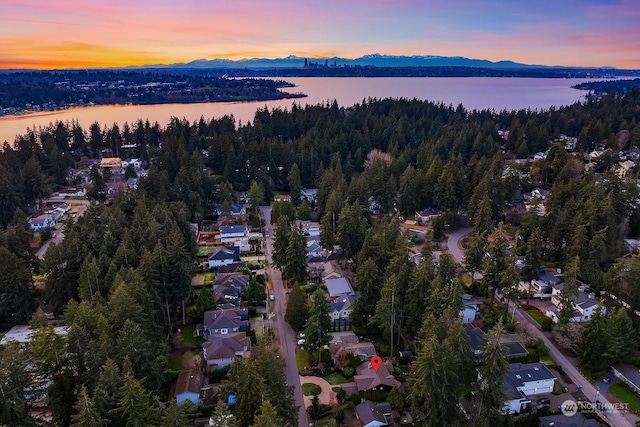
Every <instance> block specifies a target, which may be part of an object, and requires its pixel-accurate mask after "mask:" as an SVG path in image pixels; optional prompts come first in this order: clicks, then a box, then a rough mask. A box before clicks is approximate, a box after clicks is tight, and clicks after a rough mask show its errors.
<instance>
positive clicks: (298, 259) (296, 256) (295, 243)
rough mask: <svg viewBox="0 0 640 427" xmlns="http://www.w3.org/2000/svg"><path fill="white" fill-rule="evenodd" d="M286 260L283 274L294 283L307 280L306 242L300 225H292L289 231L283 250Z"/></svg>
mask: <svg viewBox="0 0 640 427" xmlns="http://www.w3.org/2000/svg"><path fill="white" fill-rule="evenodd" d="M285 254H286V261H285V264H284V268H283V271H282V273H283V276H285V277H286V278H287V279H290V280H293V281H295V282H296V283H300V284H306V281H307V242H306V238H305V236H304V230H303V229H302V226H299V227H293V228H292V229H291V232H290V233H289V244H288V245H287V249H286V251H285Z"/></svg>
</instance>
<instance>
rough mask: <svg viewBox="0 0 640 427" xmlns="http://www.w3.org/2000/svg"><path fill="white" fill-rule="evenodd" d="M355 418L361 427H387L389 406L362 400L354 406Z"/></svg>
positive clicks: (389, 416)
mask: <svg viewBox="0 0 640 427" xmlns="http://www.w3.org/2000/svg"><path fill="white" fill-rule="evenodd" d="M355 409H356V417H357V418H358V419H359V420H360V422H361V423H362V425H363V427H380V426H388V425H389V420H390V418H391V405H390V404H389V403H387V402H382V403H374V402H371V401H369V400H363V401H362V402H361V403H360V404H359V405H356V408H355Z"/></svg>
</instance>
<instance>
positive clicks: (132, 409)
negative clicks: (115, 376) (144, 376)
mask: <svg viewBox="0 0 640 427" xmlns="http://www.w3.org/2000/svg"><path fill="white" fill-rule="evenodd" d="M118 396H119V399H118V405H117V407H116V409H113V410H112V412H113V413H114V414H118V415H120V417H121V418H122V420H123V421H124V423H125V425H126V426H127V427H146V426H148V425H157V424H159V421H160V420H159V417H158V413H157V411H156V408H154V407H153V405H152V403H151V396H150V395H149V393H148V392H147V391H146V390H145V389H144V387H143V386H142V383H141V381H139V380H136V379H135V377H134V376H133V372H131V370H130V369H129V370H127V371H125V374H124V379H123V384H122V387H120V390H119V392H118Z"/></svg>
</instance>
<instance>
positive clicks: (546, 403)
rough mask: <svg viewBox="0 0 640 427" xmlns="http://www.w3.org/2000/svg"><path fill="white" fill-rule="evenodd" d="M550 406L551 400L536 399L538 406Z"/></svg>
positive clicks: (544, 398)
mask: <svg viewBox="0 0 640 427" xmlns="http://www.w3.org/2000/svg"><path fill="white" fill-rule="evenodd" d="M549 405H551V399H548V398H546V397H543V398H542V399H538V406H549Z"/></svg>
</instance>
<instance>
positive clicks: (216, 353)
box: [202, 332, 251, 372]
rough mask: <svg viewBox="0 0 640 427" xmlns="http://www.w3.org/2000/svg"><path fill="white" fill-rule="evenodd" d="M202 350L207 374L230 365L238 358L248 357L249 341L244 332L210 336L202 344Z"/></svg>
mask: <svg viewBox="0 0 640 427" xmlns="http://www.w3.org/2000/svg"><path fill="white" fill-rule="evenodd" d="M202 349H203V353H202V356H203V358H204V361H205V364H206V366H207V372H212V371H214V370H216V369H221V368H224V367H226V366H229V365H231V363H233V361H234V360H235V359H236V358H238V357H240V358H246V357H248V356H249V352H250V351H251V340H250V339H249V337H247V334H246V333H245V332H237V333H234V334H226V335H210V336H209V338H208V339H207V341H206V342H205V343H204V344H202Z"/></svg>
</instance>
